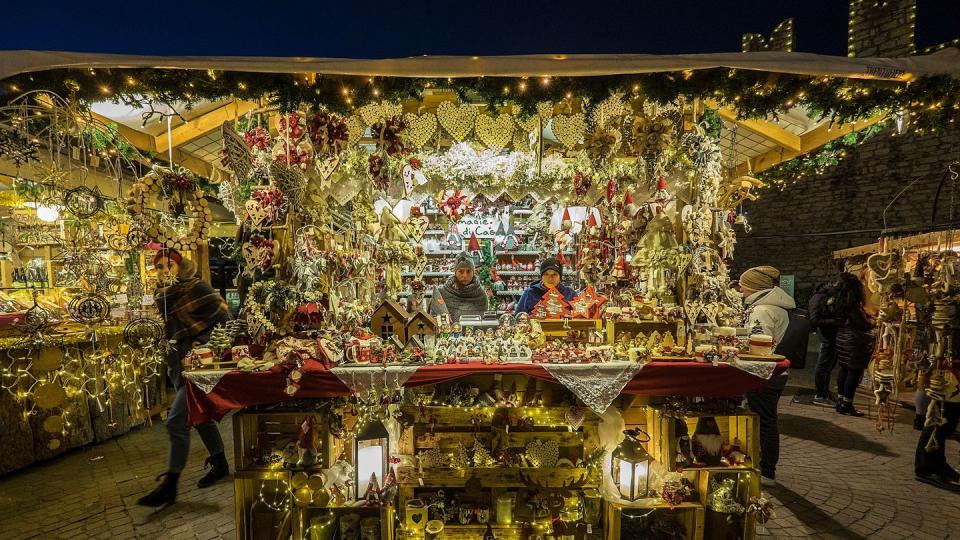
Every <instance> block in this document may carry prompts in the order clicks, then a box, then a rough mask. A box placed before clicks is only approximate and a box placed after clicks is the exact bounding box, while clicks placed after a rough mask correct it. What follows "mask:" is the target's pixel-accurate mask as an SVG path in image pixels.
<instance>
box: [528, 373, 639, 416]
mask: <svg viewBox="0 0 960 540" xmlns="http://www.w3.org/2000/svg"><path fill="white" fill-rule="evenodd" d="M540 365H541V366H543V368H544V369H546V370H547V372H549V373H550V375H552V376H553V378H555V379H557V380H558V381H560V384H562V385H564V386H565V387H567V388H569V389H570V391H571V392H573V393H574V394H576V396H577V397H578V398H580V400H581V401H583V402H584V403H585V404H586V405H587V407H590V410H592V411H593V412H595V413H597V414H603V411H605V410H607V407H609V406H610V404H611V403H613V400H614V399H616V398H617V396H619V395H620V392H621V391H622V390H623V387H624V386H626V385H627V383H628V382H630V381H631V380H632V379H633V378H634V377H635V376H636V375H637V373H639V372H640V369H641V368H642V367H643V364H637V363H635V362H605V363H598V364H540Z"/></svg>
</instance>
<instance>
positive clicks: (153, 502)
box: [137, 472, 180, 508]
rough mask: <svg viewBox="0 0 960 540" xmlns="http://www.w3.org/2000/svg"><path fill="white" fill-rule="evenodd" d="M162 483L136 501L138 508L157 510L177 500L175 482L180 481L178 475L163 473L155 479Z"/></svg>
mask: <svg viewBox="0 0 960 540" xmlns="http://www.w3.org/2000/svg"><path fill="white" fill-rule="evenodd" d="M161 478H163V481H162V482H161V483H160V485H159V486H157V487H156V488H154V490H153V491H151V492H150V493H147V494H146V495H144V496H143V497H140V498H139V499H137V504H139V505H140V506H149V507H151V508H157V507H160V506H164V505H169V504H173V503H174V502H176V500H177V481H178V480H180V473H173V472H165V473H163V474H161V475H160V476H158V477H157V480H158V481H159V480H160V479H161Z"/></svg>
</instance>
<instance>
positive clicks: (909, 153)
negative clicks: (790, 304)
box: [732, 129, 960, 301]
mask: <svg viewBox="0 0 960 540" xmlns="http://www.w3.org/2000/svg"><path fill="white" fill-rule="evenodd" d="M890 134H891V132H889V131H888V132H885V133H880V134H878V135H876V136H874V137H873V138H871V139H868V140H866V141H865V142H864V143H863V144H862V145H860V146H858V147H856V148H855V149H852V150H851V151H848V152H849V155H848V156H847V158H846V159H844V160H843V161H841V162H840V163H839V164H838V165H837V166H835V167H832V168H830V169H828V170H827V171H826V172H825V173H824V174H823V175H822V176H819V177H816V178H807V179H806V180H802V181H800V182H797V183H796V184H793V185H791V186H788V187H787V188H786V189H785V190H784V191H783V192H779V191H777V190H776V189H769V190H764V191H763V192H762V195H761V197H760V199H759V200H758V201H755V202H752V203H747V204H746V205H745V209H746V211H747V216H748V219H749V222H750V224H751V225H752V227H753V230H752V231H751V233H750V234H749V235H745V234H743V232H742V229H740V228H739V227H738V235H739V238H738V242H737V250H736V253H735V257H734V258H735V261H734V268H733V273H732V275H734V276H736V275H739V273H740V272H741V271H743V270H744V269H746V268H749V267H751V266H755V265H759V264H771V265H773V266H776V267H778V268H780V270H781V271H782V272H783V273H784V274H793V275H795V276H796V287H797V289H796V290H797V294H796V296H797V298H798V299H799V300H801V301H805V299H806V298H807V297H808V296H809V294H810V292H811V290H812V288H813V287H815V286H816V284H818V283H820V282H822V281H825V280H827V279H829V277H830V276H832V275H833V274H834V273H835V272H836V271H837V267H836V265H835V263H834V262H833V260H832V252H833V251H834V250H837V249H843V248H847V247H852V246H857V245H861V244H868V243H871V242H875V241H876V240H877V238H878V236H879V233H880V230H882V229H884V227H885V226H884V220H883V210H884V208H885V207H886V206H887V204H889V203H890V202H891V201H892V200H893V199H894V197H895V196H896V195H897V193H898V192H899V191H900V190H902V189H903V188H904V187H905V186H906V185H907V184H909V183H910V182H911V181H913V180H917V182H916V183H915V184H914V185H913V186H912V187H910V188H909V189H907V190H906V192H904V193H903V195H902V196H901V197H900V198H899V199H898V200H897V201H896V202H895V203H894V204H893V205H892V206H891V207H890V209H889V210H888V211H887V218H886V228H896V227H903V226H910V225H929V224H930V223H931V211H932V208H933V201H934V197H935V194H936V190H937V186H938V184H939V183H940V181H941V179H942V178H943V177H944V173H945V172H946V169H947V166H948V165H949V164H950V162H951V161H953V160H957V159H960V129H954V130H952V131H950V132H949V133H946V134H940V135H924V136H916V135H899V136H896V137H891V136H890ZM951 186H952V184H951V182H950V181H949V180H947V181H946V183H945V184H944V186H943V191H942V193H941V196H940V204H939V208H938V212H937V213H938V216H937V219H936V220H937V222H941V223H942V222H947V221H950V199H951V195H953V197H954V199H955V201H954V206H955V210H954V218H953V220H954V221H958V220H960V185H957V186H956V190H953V189H952V188H951ZM858 231H859V232H858Z"/></svg>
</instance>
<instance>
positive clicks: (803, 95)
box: [0, 51, 957, 540]
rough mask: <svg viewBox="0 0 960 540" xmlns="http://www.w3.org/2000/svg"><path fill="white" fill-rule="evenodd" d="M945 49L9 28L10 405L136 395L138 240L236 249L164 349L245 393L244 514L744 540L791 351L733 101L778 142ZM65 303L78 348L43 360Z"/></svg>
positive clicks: (226, 396)
mask: <svg viewBox="0 0 960 540" xmlns="http://www.w3.org/2000/svg"><path fill="white" fill-rule="evenodd" d="M952 54H953V53H951V52H949V51H948V52H944V53H941V54H940V55H935V56H932V57H928V58H912V59H907V60H903V61H893V60H888V59H879V60H877V59H871V60H861V59H831V58H825V57H817V56H815V55H781V54H779V53H769V54H767V53H762V54H760V55H751V54H744V55H736V58H732V57H729V56H725V55H713V56H709V55H708V56H703V57H675V58H659V59H658V58H655V57H629V58H627V57H579V58H578V57H567V56H565V55H557V56H551V57H517V58H512V59H511V58H501V59H482V58H479V57H474V58H459V59H457V58H440V59H405V60H389V61H347V60H323V59H309V60H308V59H304V60H299V61H297V62H289V61H277V62H275V63H274V62H266V61H264V60H263V59H259V60H258V59H246V60H245V59H234V60H224V59H190V60H183V59H181V60H177V59H170V60H164V62H163V65H164V66H167V68H166V69H153V66H156V65H157V61H156V60H153V59H149V58H136V57H131V58H127V59H125V60H124V61H123V62H119V63H117V60H116V59H115V58H111V57H109V56H85V55H72V54H63V55H51V54H46V55H45V54H38V53H28V54H23V55H20V56H10V55H8V54H7V53H0V74H4V75H10V77H9V78H7V79H5V80H4V81H3V84H4V85H5V91H6V92H8V94H5V95H4V96H3V97H4V102H5V103H6V106H4V107H2V108H0V158H3V159H4V160H5V161H6V162H9V164H11V165H10V166H11V167H12V169H10V172H8V173H5V174H7V175H8V176H9V178H10V182H8V183H9V184H10V185H11V187H12V189H11V190H10V191H9V192H8V194H9V195H10V198H9V201H8V204H7V205H6V206H7V207H9V209H10V210H9V216H10V218H9V219H4V222H3V223H4V225H5V227H4V228H3V229H2V230H0V233H2V234H3V235H4V236H3V237H2V238H0V241H2V242H3V243H2V246H0V247H2V250H3V257H0V259H3V268H4V272H3V276H4V286H5V287H6V286H10V287H12V288H15V289H22V291H20V290H18V291H16V294H14V295H12V296H11V298H6V297H2V298H0V299H2V300H3V301H4V304H3V305H2V306H0V307H2V308H3V312H4V313H9V314H10V317H8V322H9V324H8V325H7V326H8V327H9V331H10V332H11V339H14V340H15V343H14V344H13V345H14V347H13V348H15V349H17V350H23V351H25V352H23V353H19V356H17V355H12V356H11V359H12V360H13V363H11V364H10V365H9V366H8V367H6V369H5V370H4V373H3V374H4V388H5V389H6V390H7V391H8V393H9V394H10V395H11V396H14V397H15V400H16V403H17V406H18V407H21V408H22V410H23V413H24V414H26V415H27V417H28V418H29V417H30V415H31V414H33V413H35V411H36V407H39V408H40V409H42V410H43V411H44V412H43V413H42V414H45V415H46V414H50V412H49V411H50V410H53V412H58V409H56V407H59V406H60V403H59V402H58V403H57V404H56V405H52V403H53V401H52V400H51V399H50V396H49V395H48V394H50V393H51V392H55V391H56V390H55V389H56V388H67V391H66V393H67V394H68V395H69V394H70V391H71V389H72V390H73V391H74V392H76V393H77V394H78V395H80V393H81V392H85V393H86V394H87V396H88V398H89V399H93V400H94V401H95V402H96V403H97V405H98V410H100V411H111V414H113V412H112V411H114V409H113V408H110V407H101V406H100V405H103V403H104V401H103V400H102V396H103V395H104V394H107V395H108V396H110V400H109V404H110V405H111V406H116V405H118V399H117V398H115V397H114V396H115V395H116V394H115V393H114V392H116V391H117V389H119V388H123V389H124V392H126V394H125V395H126V396H129V397H128V398H127V399H128V401H127V402H125V403H126V404H127V406H129V407H132V410H135V411H136V412H137V414H140V415H144V414H145V412H146V411H149V410H150V409H151V408H153V407H154V406H155V405H157V404H159V403H162V392H161V393H160V394H158V391H160V390H159V389H158V388H157V387H158V386H159V385H158V384H157V382H158V379H159V377H158V376H157V375H158V369H159V368H158V366H159V365H160V363H161V362H160V357H161V356H162V354H163V353H164V352H165V350H166V345H167V343H166V341H167V338H168V337H169V336H168V335H167V334H166V333H165V332H164V328H163V326H162V324H161V323H160V322H158V319H157V313H156V312H157V311H158V308H156V307H154V303H155V301H156V299H155V298H154V297H153V294H152V291H153V290H154V288H155V286H156V285H157V284H158V283H157V281H158V277H157V276H155V275H154V272H153V271H154V268H153V264H152V261H154V260H155V259H154V254H155V253H157V252H158V251H159V252H160V253H169V252H170V251H176V252H178V253H182V254H183V256H184V257H187V258H189V259H191V260H194V261H196V263H197V264H198V266H199V268H200V272H201V275H202V276H203V277H204V278H206V279H210V278H211V264H210V263H209V261H210V260H211V256H214V255H215V256H217V257H230V258H232V259H234V260H236V261H237V262H238V263H239V266H240V269H241V270H240V273H239V275H237V276H236V279H235V282H233V283H231V284H230V288H231V289H235V291H236V295H237V298H238V301H239V309H238V310H237V313H236V314H235V315H236V316H235V317H234V318H233V320H231V321H229V322H227V323H224V324H220V325H216V326H215V327H212V328H210V329H209V330H211V333H210V335H209V340H208V341H207V342H206V343H196V344H195V346H194V347H193V349H192V350H191V351H190V352H189V354H188V355H187V356H186V358H185V363H186V365H187V369H188V371H187V373H186V381H187V392H188V407H189V418H190V421H191V422H193V423H194V424H199V423H201V422H204V421H206V420H209V419H215V420H220V419H222V418H223V417H224V415H225V414H227V413H228V412H230V411H239V412H238V413H237V414H235V415H234V416H233V419H232V421H233V423H234V435H235V440H236V442H235V445H234V449H235V460H234V465H235V469H236V473H235V504H236V520H237V531H238V536H239V537H241V538H288V537H292V538H298V539H300V538H311V539H332V538H340V539H342V540H358V539H363V540H374V539H381V540H390V539H393V538H397V539H399V538H428V539H439V538H450V539H459V538H464V539H465V538H478V537H482V538H501V539H507V538H511V539H512V538H517V539H520V538H524V539H536V538H546V537H554V538H576V539H578V540H580V539H584V538H592V539H596V538H605V539H614V538H621V537H623V538H626V537H651V538H715V537H725V538H752V537H753V536H754V527H755V524H756V523H757V522H763V521H764V520H766V519H768V518H769V517H770V508H769V505H768V504H767V502H766V501H765V500H764V499H763V498H762V497H761V496H760V492H759V474H758V470H757V464H758V460H759V436H758V421H757V417H756V416H755V415H754V414H752V413H750V412H748V411H746V410H744V409H743V408H742V407H741V403H740V402H741V396H742V395H743V394H744V393H745V392H747V391H750V390H755V389H759V388H762V387H763V386H764V385H765V384H766V382H767V381H768V380H769V379H770V378H771V377H773V376H775V375H777V374H779V373H782V372H783V371H784V370H785V369H787V368H788V366H789V362H788V361H787V360H785V359H784V358H783V357H782V356H780V355H777V354H776V353H775V349H776V345H777V343H775V342H774V339H773V337H772V336H770V335H766V334H765V333H764V330H763V328H761V327H749V326H748V325H745V323H744V317H743V308H742V298H741V297H740V295H739V293H737V292H736V291H734V290H732V289H731V287H730V284H731V276H730V275H729V273H728V268H729V266H730V264H731V261H732V259H733V257H734V253H735V249H736V242H737V234H738V232H739V231H745V230H747V229H748V228H749V224H748V223H747V216H746V215H745V214H744V213H743V211H742V203H743V201H745V200H752V199H754V198H756V197H757V196H758V194H759V193H760V191H761V190H762V189H763V188H764V187H765V182H764V181H763V180H762V179H761V178H758V177H757V174H756V173H755V172H754V170H753V168H754V167H755V166H756V167H758V168H759V167H760V166H761V165H762V166H764V167H769V166H771V165H772V162H773V161H774V160H772V158H770V156H769V154H770V152H771V150H770V149H765V150H762V152H763V153H762V154H757V155H754V156H753V158H751V157H749V156H748V157H747V158H745V159H734V158H739V157H740V156H737V155H736V154H737V153H738V152H741V149H742V145H740V144H738V143H737V130H738V129H740V128H743V129H745V130H746V129H752V130H754V131H757V132H763V133H767V134H768V135H770V136H771V137H773V138H774V139H776V140H778V141H781V143H782V144H786V145H789V146H790V147H791V148H795V150H792V151H793V152H794V155H796V153H798V152H800V150H801V147H815V146H816V145H822V144H825V142H827V141H829V140H831V137H837V136H840V135H843V134H849V133H851V132H854V133H855V130H857V129H860V128H862V127H864V126H869V125H874V124H877V123H879V122H885V121H888V120H891V119H892V117H891V114H893V113H895V112H897V111H899V112H904V111H906V112H909V113H914V114H910V115H909V125H915V126H920V127H925V128H929V126H932V125H934V124H937V123H940V122H947V121H952V120H953V116H956V115H957V112H956V110H957V109H956V107H952V106H944V107H928V106H925V105H926V104H925V103H923V100H925V99H928V98H929V96H928V95H927V94H931V95H935V96H941V95H953V94H949V92H950V91H952V90H951V89H952V88H954V86H956V84H955V83H954V82H953V80H952V79H946V78H938V77H936V76H935V75H937V74H944V73H946V74H954V73H955V70H956V65H955V63H952V62H950V61H949V60H950V58H951V57H952V56H951V55H952ZM197 62H199V64H198V63H197ZM774 64H775V65H777V66H780V69H779V70H778V71H777V72H771V71H770V70H772V69H773V67H772V66H773V65H774ZM117 65H123V66H126V67H125V68H118V67H115V66H117ZM108 66H109V67H108ZM170 66H177V67H180V68H184V69H173V68H171V67H170ZM69 68H73V69H69ZM239 70H245V71H239ZM667 70H669V71H667ZM847 77H849V78H847ZM904 81H910V84H909V85H904V84H903V82H904ZM865 89H867V90H868V91H864V90H865ZM225 96H229V98H230V99H229V100H225V101H217V100H221V99H222V98H224V97H225ZM104 98H109V99H113V100H114V101H117V102H123V103H125V104H127V105H129V106H131V107H135V112H136V113H137V114H139V115H141V119H142V126H141V127H142V128H143V129H142V130H138V129H135V128H134V127H131V124H136V122H131V121H130V120H129V119H127V120H124V121H122V122H110V121H109V119H106V117H105V116H103V114H106V113H107V111H106V110H104V109H100V111H101V112H96V111H95V110H94V108H90V107H87V105H89V104H90V103H91V102H95V101H98V100H103V99H104ZM183 103H186V104H189V105H190V107H183V106H182V105H183ZM796 106H803V107H807V108H808V109H814V110H818V111H824V114H823V116H821V117H820V118H819V119H818V120H817V122H819V123H816V124H814V123H811V125H810V126H809V127H810V131H809V133H805V134H804V135H803V136H802V137H809V138H807V139H804V138H802V137H801V136H800V135H796V134H793V133H790V132H787V131H786V130H785V129H782V128H780V129H779V131H778V130H777V129H776V128H777V126H775V125H773V124H764V123H761V121H759V120H754V121H751V122H753V123H746V122H745V121H743V119H742V118H741V116H759V117H764V116H768V115H771V114H774V113H784V114H787V113H788V111H790V110H792V109H793V108H794V107H796ZM194 107H195V108H196V111H199V112H195V113H192V112H189V110H188V109H191V108H194ZM733 107H737V108H738V111H739V112H738V111H737V110H734V109H733ZM892 112H893V113H892ZM101 113H103V114H101ZM193 114H195V116H191V115H193ZM184 115H186V116H184ZM902 116H903V115H902V114H900V115H898V116H897V117H896V118H897V120H896V121H897V122H898V125H899V124H902V122H903V117H902ZM188 117H189V119H190V120H189V121H188V119H187V118H188ZM105 119H106V120H105ZM891 121H892V120H891ZM203 126H206V131H203V129H204V128H203ZM210 126H213V127H212V128H211V127H210ZM731 126H732V129H731ZM731 131H732V137H733V138H732V140H731V139H724V135H723V134H724V133H725V132H726V133H727V136H730V134H731ZM177 141H179V143H178V142H177ZM801 143H803V144H801ZM178 144H179V146H178ZM191 145H192V146H191ZM210 146H213V147H215V148H216V150H215V151H214V152H213V155H214V157H213V158H212V159H208V160H203V159H198V158H197V156H198V155H200V154H201V153H203V152H208V151H207V150H205V149H206V148H209V147H210ZM187 147H190V148H191V150H190V151H189V152H188V151H186V150H184V148H187ZM727 148H729V149H730V150H729V152H728V151H727ZM725 152H727V153H728V154H734V155H733V156H731V155H725ZM783 155H784V154H783V151H781V152H780V156H781V159H780V161H782V160H783ZM208 157H209V152H208ZM754 158H755V159H754ZM777 162H778V161H777ZM27 209H29V210H27ZM18 215H19V217H17V216H18ZM5 218H6V214H5ZM225 221H229V223H225ZM218 234H219V235H221V236H227V235H229V236H231V237H232V238H231V239H229V240H221V241H218V242H217V246H218V247H217V251H218V253H217V254H213V253H211V251H212V250H211V249H210V247H209V246H210V244H211V238H212V237H213V236H216V235H218ZM38 239H39V240H38ZM8 243H9V247H8ZM38 248H39V249H40V250H41V252H40V253H34V252H33V251H31V250H35V249H38ZM24 259H27V260H26V261H24ZM160 285H163V283H160ZM221 286H222V285H221ZM44 291H48V292H49V294H46V293H44ZM231 292H233V291H231ZM42 293H43V294H42ZM14 296H20V298H15V297H14ZM24 296H26V298H23V297H24ZM166 305H167V304H166V303H164V306H166ZM159 309H160V311H161V315H163V314H165V312H163V310H164V309H166V308H164V307H160V308H159ZM64 322H68V323H72V324H74V325H79V330H81V331H82V334H83V336H84V337H85V338H86V339H87V340H88V341H89V343H90V344H91V346H92V347H93V349H94V351H95V353H94V354H93V355H91V357H92V358H95V359H96V360H95V361H94V362H92V363H90V364H91V366H90V369H89V370H88V369H87V368H81V367H77V365H75V363H72V362H67V361H64V360H62V359H61V358H60V356H58V354H59V353H58V351H60V352H62V351H65V350H67V349H66V345H65V344H63V342H61V341H60V340H62V339H63V338H64V336H65V335H66V333H67V331H68V330H70V328H69V327H65V326H63V323H64ZM121 324H122V325H123V326H122V330H121V331H120V332H119V339H118V340H117V341H116V342H115V343H114V342H108V341H106V340H105V339H106V336H107V335H109V331H108V330H107V329H108V327H111V326H117V325H121ZM201 326H202V324H201ZM77 329H78V328H76V327H75V328H73V330H77ZM71 354H72V353H71ZM34 358H36V359H40V361H41V363H43V362H44V361H45V360H44V359H46V360H49V362H46V363H45V364H44V365H45V366H49V367H47V368H45V367H41V366H39V365H38V364H37V362H38V361H37V360H33V363H32V364H31V360H32V359H34ZM51 358H53V359H51ZM18 362H19V363H20V364H23V365H24V366H25V367H19V365H20V364H18ZM78 369H79V370H81V371H83V372H84V373H87V374H85V375H82V376H80V375H76V373H77V370H78ZM88 372H89V373H88ZM71 377H72V378H71ZM56 416H58V417H60V418H61V419H63V418H67V419H69V418H70V416H69V415H66V414H61V415H56ZM141 417H142V418H149V417H148V416H145V415H144V416H141ZM111 418H112V417H111ZM47 423H48V422H47V421H46V420H44V422H43V424H44V428H47ZM50 428H51V429H52V428H59V429H60V432H61V433H64V434H66V433H69V432H70V426H69V422H68V421H67V420H62V425H61V424H56V421H50Z"/></svg>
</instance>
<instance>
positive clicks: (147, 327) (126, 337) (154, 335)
mask: <svg viewBox="0 0 960 540" xmlns="http://www.w3.org/2000/svg"><path fill="white" fill-rule="evenodd" d="M162 339H163V326H161V325H160V323H158V322H157V321H156V320H154V319H148V318H146V317H141V318H139V319H134V320H132V321H130V322H128V323H127V325H126V326H125V327H124V328H123V342H124V343H126V344H127V345H128V346H130V348H132V349H146V348H148V347H156V346H158V345H159V344H160V341H161V340H162Z"/></svg>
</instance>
